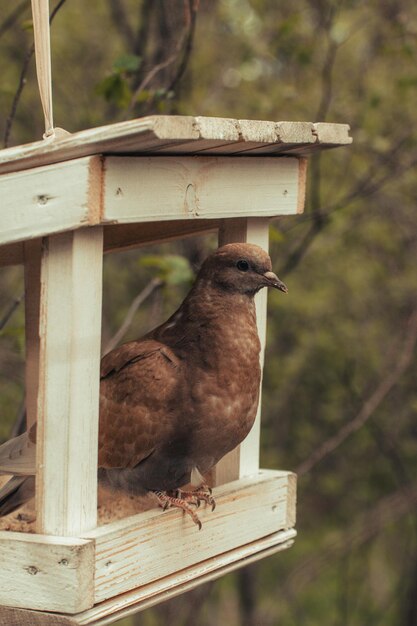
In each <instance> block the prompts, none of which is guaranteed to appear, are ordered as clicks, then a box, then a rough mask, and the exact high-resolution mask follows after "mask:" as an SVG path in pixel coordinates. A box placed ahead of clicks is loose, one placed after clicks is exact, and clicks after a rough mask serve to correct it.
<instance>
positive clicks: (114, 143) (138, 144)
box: [0, 115, 199, 174]
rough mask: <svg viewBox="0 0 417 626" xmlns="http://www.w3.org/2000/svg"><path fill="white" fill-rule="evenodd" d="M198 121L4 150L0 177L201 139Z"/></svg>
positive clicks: (107, 130)
mask: <svg viewBox="0 0 417 626" xmlns="http://www.w3.org/2000/svg"><path fill="white" fill-rule="evenodd" d="M198 137H199V134H198V130H196V129H195V127H194V118H192V117H184V116H168V115H161V116H150V117H144V118H141V119H137V120H129V121H127V122H118V123H116V124H110V125H108V126H99V127H97V128H89V129H87V130H82V131H80V132H78V133H73V134H71V135H68V136H65V137H62V138H60V139H55V140H54V141H36V142H34V143H30V144H27V145H24V146H15V147H13V148H7V149H6V150H0V174H4V173H7V172H17V171H19V170H22V169H28V168H32V167H39V166H40V165H47V164H51V163H59V162H62V161H67V160H69V159H77V158H80V157H84V156H89V155H94V154H102V153H107V154H112V153H114V154H127V153H132V152H133V153H138V152H146V151H149V150H153V149H155V148H161V146H164V145H176V144H181V143H183V142H184V141H189V140H192V139H198Z"/></svg>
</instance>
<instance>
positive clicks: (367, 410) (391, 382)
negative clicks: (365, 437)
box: [296, 308, 417, 476]
mask: <svg viewBox="0 0 417 626" xmlns="http://www.w3.org/2000/svg"><path fill="white" fill-rule="evenodd" d="M416 342H417V308H416V309H415V310H414V312H413V313H412V315H411V316H410V318H409V320H408V324H407V332H406V335H405V338H404V342H403V346H402V350H401V352H400V354H399V355H398V358H397V359H396V365H395V367H394V368H393V369H392V370H391V371H390V373H389V374H388V375H387V376H386V377H385V378H384V379H383V380H382V381H381V382H380V383H379V385H378V386H377V388H376V389H375V391H374V392H373V393H372V394H371V396H370V397H369V398H368V399H367V400H366V401H365V402H364V404H363V406H362V408H361V409H360V411H359V413H358V414H357V415H356V417H355V418H354V419H353V420H351V421H350V422H348V423H347V424H345V425H344V426H343V427H342V428H341V429H340V430H339V432H337V433H336V434H335V435H333V436H332V437H330V438H329V439H327V441H325V442H324V443H322V444H321V446H319V447H318V448H317V449H316V450H315V451H314V452H313V453H312V454H311V455H310V456H309V457H308V459H306V460H305V461H303V462H302V463H301V464H300V465H299V466H298V468H297V469H296V472H297V474H299V475H300V476H302V475H303V474H306V473H307V472H309V471H310V470H311V469H312V468H313V467H314V466H315V465H317V464H318V463H320V461H322V460H323V459H324V458H326V457H327V456H329V455H330V454H332V453H333V452H334V451H335V450H336V449H337V448H338V447H339V446H340V445H341V444H342V443H343V442H344V441H345V440H346V439H347V438H348V437H349V435H351V434H352V433H354V432H356V431H357V430H359V428H361V427H362V426H363V425H364V424H365V423H366V422H367V420H368V419H369V418H370V417H371V415H372V414H373V413H374V412H375V411H376V409H377V408H378V407H379V405H380V404H381V403H382V401H383V400H384V399H385V397H386V396H387V395H388V393H389V392H390V391H391V389H392V388H393V387H394V386H395V385H396V384H397V382H398V380H399V379H400V378H401V376H402V375H403V374H404V372H405V371H406V370H407V368H408V367H409V366H410V364H411V361H412V358H413V354H414V349H415V346H416Z"/></svg>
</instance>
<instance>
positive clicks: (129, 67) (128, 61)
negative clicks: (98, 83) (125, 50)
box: [113, 54, 142, 74]
mask: <svg viewBox="0 0 417 626" xmlns="http://www.w3.org/2000/svg"><path fill="white" fill-rule="evenodd" d="M141 63H142V58H141V57H139V56H137V55H136V54H122V55H121V56H119V57H118V58H117V59H116V60H115V61H114V63H113V72H114V73H115V74H121V73H123V72H136V71H137V70H138V69H139V68H140V66H141Z"/></svg>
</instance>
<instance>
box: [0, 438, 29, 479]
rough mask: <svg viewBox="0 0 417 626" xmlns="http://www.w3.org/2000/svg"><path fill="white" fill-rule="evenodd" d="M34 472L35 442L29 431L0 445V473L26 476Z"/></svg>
mask: <svg viewBox="0 0 417 626" xmlns="http://www.w3.org/2000/svg"><path fill="white" fill-rule="evenodd" d="M35 472H36V444H35V443H34V441H33V440H31V436H30V432H25V433H23V434H22V435H19V436H18V437H15V438H14V439H9V441H6V442H5V443H3V444H2V445H1V446H0V473H1V474H19V475H22V476H27V475H30V474H35Z"/></svg>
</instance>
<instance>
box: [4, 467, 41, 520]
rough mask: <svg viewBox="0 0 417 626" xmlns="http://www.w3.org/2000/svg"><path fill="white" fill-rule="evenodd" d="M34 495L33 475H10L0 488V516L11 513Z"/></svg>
mask: <svg viewBox="0 0 417 626" xmlns="http://www.w3.org/2000/svg"><path fill="white" fill-rule="evenodd" d="M34 495H35V477H34V476H12V478H11V479H10V480H9V481H7V483H6V484H5V485H3V487H2V488H1V489H0V517H2V516H3V515H8V514H9V513H12V512H13V511H15V510H16V509H18V508H19V507H20V506H22V505H23V504H25V503H26V502H28V501H29V500H30V499H31V498H33V496H34Z"/></svg>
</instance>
